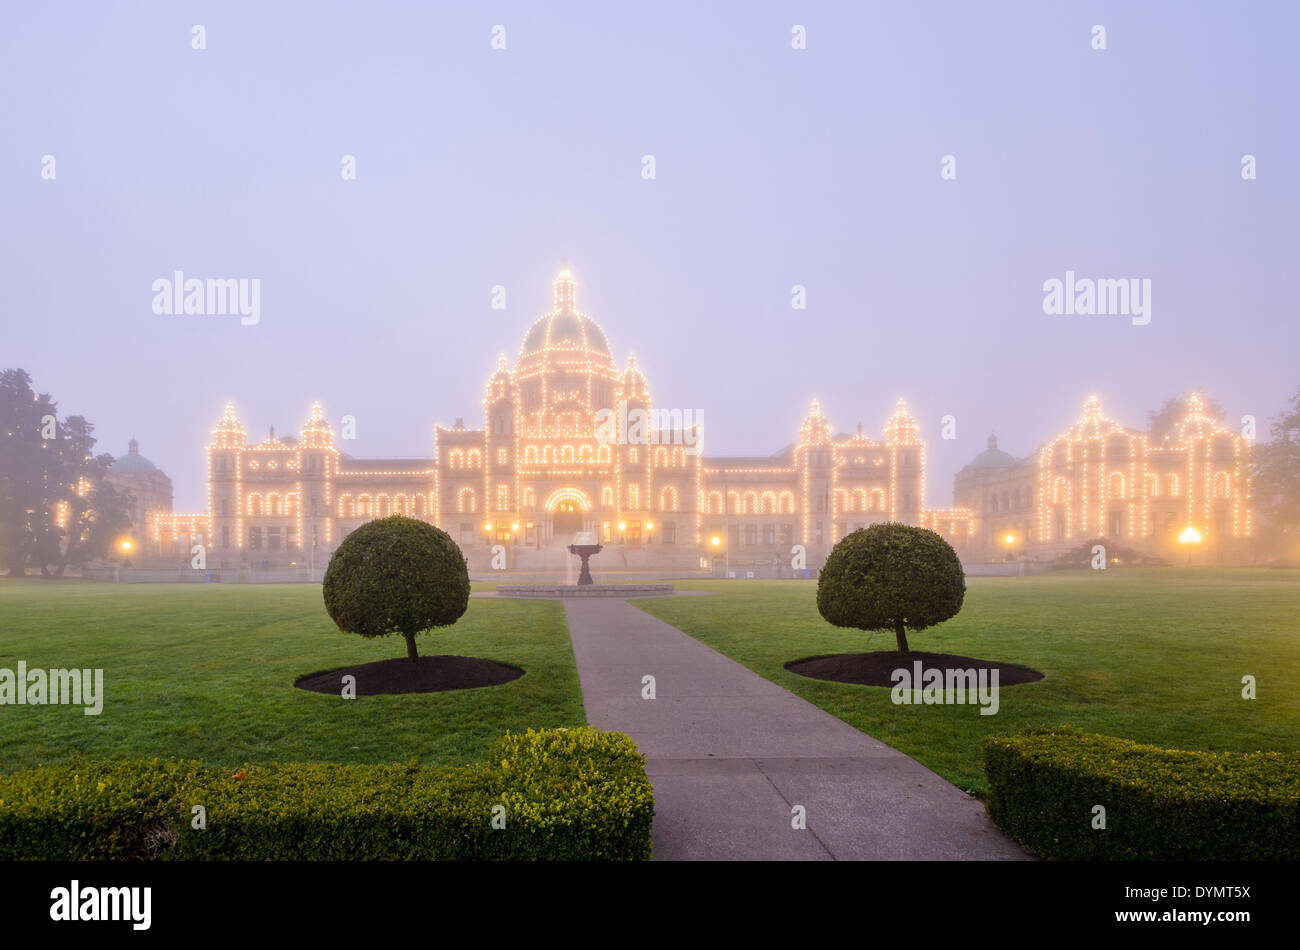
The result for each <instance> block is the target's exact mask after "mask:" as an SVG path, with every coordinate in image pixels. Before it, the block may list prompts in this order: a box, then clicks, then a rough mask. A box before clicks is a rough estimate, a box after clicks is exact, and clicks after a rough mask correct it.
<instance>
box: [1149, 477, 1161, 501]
mask: <svg viewBox="0 0 1300 950" xmlns="http://www.w3.org/2000/svg"><path fill="white" fill-rule="evenodd" d="M1146 486H1147V495H1149V496H1150V497H1152V498H1155V497H1156V496H1157V495H1159V494H1160V476H1159V475H1155V474H1152V473H1151V472H1148V473H1147V477H1146Z"/></svg>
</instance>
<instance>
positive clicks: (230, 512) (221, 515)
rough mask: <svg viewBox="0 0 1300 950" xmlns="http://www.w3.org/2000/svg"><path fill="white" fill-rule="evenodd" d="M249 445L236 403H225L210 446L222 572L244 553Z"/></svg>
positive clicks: (211, 507)
mask: <svg viewBox="0 0 1300 950" xmlns="http://www.w3.org/2000/svg"><path fill="white" fill-rule="evenodd" d="M247 445H248V438H247V434H246V433H245V432H244V427H243V425H241V424H240V422H239V419H238V418H237V417H236V415H235V406H234V403H226V409H225V411H224V412H223V413H222V414H221V419H220V420H219V421H218V422H217V427H216V428H215V429H214V430H213V431H212V443H211V444H210V445H209V446H208V495H209V497H208V511H209V513H210V515H211V518H212V535H213V538H212V539H213V542H214V544H215V545H216V549H217V551H216V553H217V563H218V565H219V566H221V567H223V568H224V567H233V566H234V565H235V564H237V563H238V562H239V559H240V556H241V555H242V554H243V551H244V518H243V500H244V492H243V485H242V472H243V465H244V450H245V449H246V448H247Z"/></svg>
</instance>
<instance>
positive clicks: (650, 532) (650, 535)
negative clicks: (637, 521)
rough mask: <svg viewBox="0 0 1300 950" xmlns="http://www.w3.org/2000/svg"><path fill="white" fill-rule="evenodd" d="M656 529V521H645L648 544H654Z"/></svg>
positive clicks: (646, 541)
mask: <svg viewBox="0 0 1300 950" xmlns="http://www.w3.org/2000/svg"><path fill="white" fill-rule="evenodd" d="M654 530H655V523H654V522H653V521H647V522H646V523H645V543H646V544H654Z"/></svg>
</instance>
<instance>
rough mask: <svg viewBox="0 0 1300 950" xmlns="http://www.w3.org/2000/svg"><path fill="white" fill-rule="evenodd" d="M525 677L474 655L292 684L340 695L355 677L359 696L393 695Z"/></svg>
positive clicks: (353, 669)
mask: <svg viewBox="0 0 1300 950" xmlns="http://www.w3.org/2000/svg"><path fill="white" fill-rule="evenodd" d="M523 675H524V671H523V670H521V669H520V668H519V667H517V666H507V665H506V664H504V663H497V662H494V661H493V660H480V659H478V658H477V657H472V656H422V657H420V658H419V659H418V660H416V661H415V662H414V663H412V662H411V661H410V660H409V659H407V658H406V657H399V658H395V659H392V660H379V661H377V662H375V663H362V664H361V665H359V666H344V667H340V668H339V669H337V670H325V671H324V672H321V673H308V674H307V675H306V676H300V677H298V679H297V680H295V681H294V684H293V685H294V686H296V687H298V689H306V690H310V691H311V692H313V693H329V694H330V695H333V696H338V695H340V694H341V693H342V692H343V677H345V676H353V677H356V690H357V695H358V696H391V695H395V694H400V693H442V692H446V691H447V690H453V689H477V688H479V687H481V686H500V685H501V684H502V683H509V682H510V681H511V680H517V679H519V677H521V676H523Z"/></svg>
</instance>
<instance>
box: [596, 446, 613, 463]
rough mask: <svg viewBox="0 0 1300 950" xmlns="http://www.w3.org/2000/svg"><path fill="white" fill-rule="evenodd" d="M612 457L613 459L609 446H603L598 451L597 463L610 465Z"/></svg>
mask: <svg viewBox="0 0 1300 950" xmlns="http://www.w3.org/2000/svg"><path fill="white" fill-rule="evenodd" d="M610 457H611V452H610V450H609V446H608V445H601V446H600V447H598V448H597V449H596V461H597V462H602V463H608V462H609V460H610Z"/></svg>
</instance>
